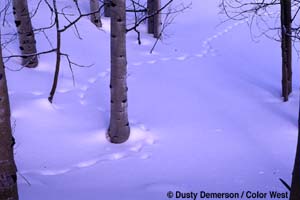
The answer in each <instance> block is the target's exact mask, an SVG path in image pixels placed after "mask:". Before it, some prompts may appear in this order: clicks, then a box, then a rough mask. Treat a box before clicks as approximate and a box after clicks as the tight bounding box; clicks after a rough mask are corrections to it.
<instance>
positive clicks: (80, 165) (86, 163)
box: [75, 159, 98, 168]
mask: <svg viewBox="0 0 300 200" xmlns="http://www.w3.org/2000/svg"><path fill="white" fill-rule="evenodd" d="M97 162H98V159H93V160H88V161H84V162H80V163H78V164H77V165H75V167H78V168H85V167H90V166H93V165H95V164H97Z"/></svg>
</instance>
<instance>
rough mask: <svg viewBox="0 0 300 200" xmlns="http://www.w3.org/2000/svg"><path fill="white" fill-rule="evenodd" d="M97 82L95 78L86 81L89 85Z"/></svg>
mask: <svg viewBox="0 0 300 200" xmlns="http://www.w3.org/2000/svg"><path fill="white" fill-rule="evenodd" d="M96 81H97V78H96V77H95V78H90V79H89V80H88V82H89V83H91V84H92V83H95V82H96Z"/></svg>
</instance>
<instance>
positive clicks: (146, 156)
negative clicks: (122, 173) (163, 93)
mask: <svg viewBox="0 0 300 200" xmlns="http://www.w3.org/2000/svg"><path fill="white" fill-rule="evenodd" d="M150 157H151V155H150V154H143V155H141V157H140V158H141V159H143V160H146V159H149V158H150Z"/></svg>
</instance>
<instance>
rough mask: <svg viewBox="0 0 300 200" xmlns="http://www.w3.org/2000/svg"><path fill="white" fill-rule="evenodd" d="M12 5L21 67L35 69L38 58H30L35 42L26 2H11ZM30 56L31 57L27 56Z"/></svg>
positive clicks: (15, 0) (25, 0)
mask: <svg viewBox="0 0 300 200" xmlns="http://www.w3.org/2000/svg"><path fill="white" fill-rule="evenodd" d="M12 4H13V14H14V17H15V24H16V27H17V30H18V36H19V45H20V50H21V52H22V65H23V66H25V67H36V66H37V65H38V58H37V56H32V55H33V54H35V53H36V41H35V36H34V32H33V29H32V24H31V18H30V15H29V11H28V4H27V0H12ZM30 54H31V56H28V55H30Z"/></svg>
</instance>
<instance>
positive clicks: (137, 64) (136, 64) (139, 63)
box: [132, 62, 143, 66]
mask: <svg viewBox="0 0 300 200" xmlns="http://www.w3.org/2000/svg"><path fill="white" fill-rule="evenodd" d="M141 64H143V63H142V62H135V63H132V65H134V66H139V65H141Z"/></svg>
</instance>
